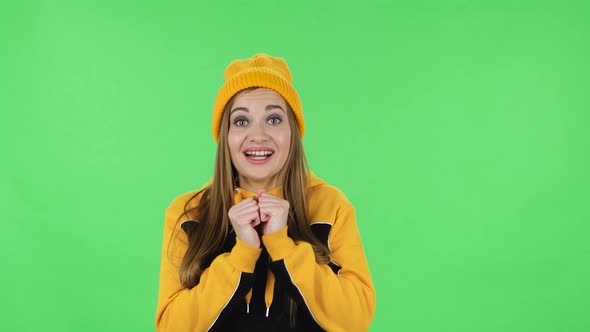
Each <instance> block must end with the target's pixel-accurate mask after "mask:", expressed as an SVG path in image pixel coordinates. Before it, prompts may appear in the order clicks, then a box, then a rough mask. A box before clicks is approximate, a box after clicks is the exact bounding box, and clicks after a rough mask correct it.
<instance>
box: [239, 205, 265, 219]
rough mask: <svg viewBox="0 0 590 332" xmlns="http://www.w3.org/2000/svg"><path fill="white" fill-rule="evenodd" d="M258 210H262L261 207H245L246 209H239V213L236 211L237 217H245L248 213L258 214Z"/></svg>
mask: <svg viewBox="0 0 590 332" xmlns="http://www.w3.org/2000/svg"><path fill="white" fill-rule="evenodd" d="M258 210H260V207H259V206H258V205H257V204H255V205H252V206H245V207H243V208H241V209H239V210H238V211H236V215H238V216H241V215H244V214H247V213H252V212H256V211H258Z"/></svg>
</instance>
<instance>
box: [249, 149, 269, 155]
mask: <svg viewBox="0 0 590 332" xmlns="http://www.w3.org/2000/svg"><path fill="white" fill-rule="evenodd" d="M246 154H247V155H249V156H268V155H270V154H272V151H268V150H266V151H246Z"/></svg>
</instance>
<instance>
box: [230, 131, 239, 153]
mask: <svg viewBox="0 0 590 332" xmlns="http://www.w3.org/2000/svg"><path fill="white" fill-rule="evenodd" d="M241 144H242V140H241V137H240V135H239V134H238V133H236V132H232V131H231V130H230V131H229V133H228V135H227V145H228V147H229V153H230V154H231V155H235V154H236V153H240V147H241Z"/></svg>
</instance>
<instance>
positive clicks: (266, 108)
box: [230, 104, 285, 113]
mask: <svg viewBox="0 0 590 332" xmlns="http://www.w3.org/2000/svg"><path fill="white" fill-rule="evenodd" d="M275 108H278V109H280V110H281V111H283V112H285V110H284V109H283V108H282V107H281V106H280V105H272V104H271V105H267V106H266V107H265V110H266V111H270V110H273V109H275ZM235 111H244V112H250V110H249V109H248V107H236V108H234V109H233V110H231V112H230V113H233V112H235Z"/></svg>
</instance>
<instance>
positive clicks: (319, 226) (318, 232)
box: [309, 222, 332, 247]
mask: <svg viewBox="0 0 590 332" xmlns="http://www.w3.org/2000/svg"><path fill="white" fill-rule="evenodd" d="M309 227H310V228H311V232H312V233H313V235H315V237H316V238H317V239H318V240H320V242H322V243H323V244H324V245H326V247H328V236H329V235H330V230H331V229H332V224H328V223H323V222H321V223H320V222H317V223H313V224H311V225H309Z"/></svg>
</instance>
